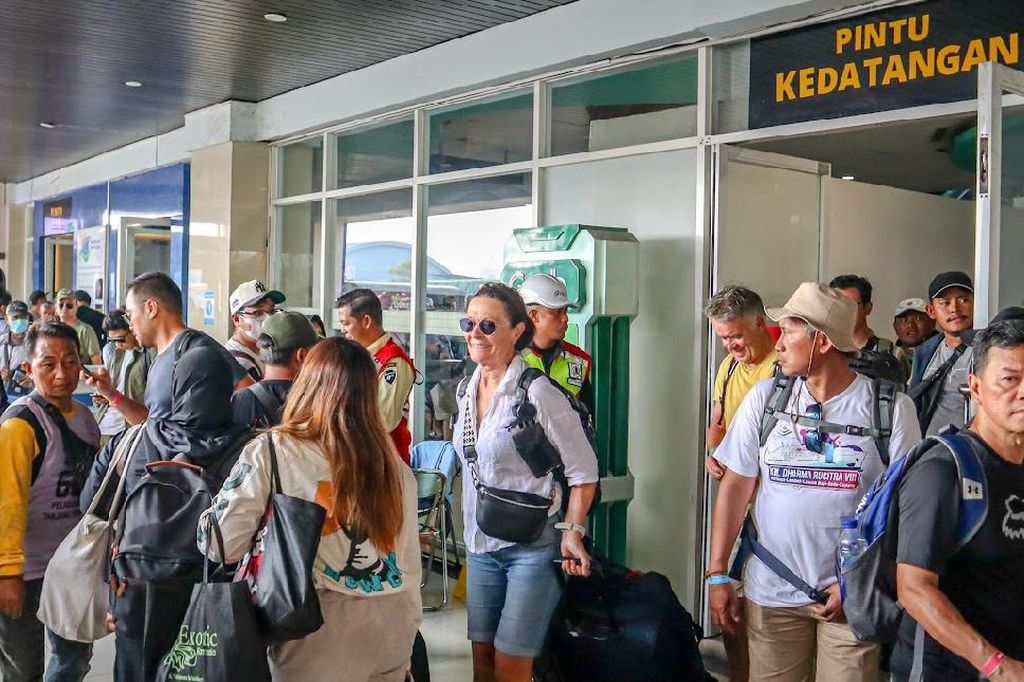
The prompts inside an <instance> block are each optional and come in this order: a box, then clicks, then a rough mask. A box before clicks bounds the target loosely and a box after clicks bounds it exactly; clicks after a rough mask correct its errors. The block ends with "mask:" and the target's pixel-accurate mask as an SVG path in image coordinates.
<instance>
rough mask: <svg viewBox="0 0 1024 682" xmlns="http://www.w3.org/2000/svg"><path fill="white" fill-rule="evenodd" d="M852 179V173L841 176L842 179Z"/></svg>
mask: <svg viewBox="0 0 1024 682" xmlns="http://www.w3.org/2000/svg"><path fill="white" fill-rule="evenodd" d="M853 179H854V178H853V176H852V175H844V176H843V180H853Z"/></svg>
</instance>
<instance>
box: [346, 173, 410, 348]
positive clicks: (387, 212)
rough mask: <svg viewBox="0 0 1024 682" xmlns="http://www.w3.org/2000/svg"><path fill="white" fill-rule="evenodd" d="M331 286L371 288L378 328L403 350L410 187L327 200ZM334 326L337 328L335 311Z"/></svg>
mask: <svg viewBox="0 0 1024 682" xmlns="http://www.w3.org/2000/svg"><path fill="white" fill-rule="evenodd" d="M332 203H333V205H334V206H333V214H334V230H335V239H334V244H335V248H336V252H335V254H334V262H335V269H334V272H335V282H336V285H335V291H334V295H335V297H337V295H338V294H340V293H341V292H343V291H350V290H352V289H358V288H367V289H372V290H373V291H375V292H376V293H377V295H378V296H379V297H380V299H381V307H382V308H383V309H384V328H385V329H387V330H388V331H389V332H392V333H393V334H394V335H395V336H397V337H399V339H400V340H401V341H402V342H403V343H404V344H405V345H406V349H407V350H408V347H409V345H408V342H409V332H410V330H411V312H410V310H411V305H410V302H411V300H412V299H411V285H412V253H413V249H412V245H413V242H414V241H415V239H416V223H415V221H414V220H413V217H412V188H409V189H400V190H395V191H392V192H378V193H376V194H367V195H365V196H358V197H349V198H347V199H338V200H336V201H333V202H332ZM333 325H334V330H335V331H339V329H340V327H339V325H338V319H337V315H336V314H335V315H334V318H333Z"/></svg>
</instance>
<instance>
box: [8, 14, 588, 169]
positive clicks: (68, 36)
mask: <svg viewBox="0 0 1024 682" xmlns="http://www.w3.org/2000/svg"><path fill="white" fill-rule="evenodd" d="M573 1H574V0H281V1H280V2H269V1H264V0H177V1H172V0H148V1H144V2H143V1H138V0H122V1H120V2H117V1H115V0H43V1H39V0H36V1H33V0H4V3H3V12H2V13H0V182H16V181H21V180H25V179H27V178H31V177H34V176H37V175H40V174H42V173H45V172H48V171H50V170H53V169H55V168H59V167H62V166H65V165H68V164H71V163H75V162H77V161H80V160H82V159H86V158H89V157H91V156H94V155H96V154H98V153H101V152H104V151H108V150H110V149H115V148H117V147H121V146H123V145H125V144H129V143H131V142H134V141H136V140H140V139H143V138H146V137H149V136H151V135H157V134H160V133H164V132H167V131H169V130H173V129H175V128H177V127H180V126H181V125H182V122H183V116H184V114H185V113H186V112H189V111H194V110H196V109H200V108H203V107H206V106H210V105H212V104H217V103H219V102H223V101H226V100H240V101H248V102H258V101H260V100H264V99H267V98H269V97H273V96H275V95H279V94H281V93H283V92H287V91H289V90H293V89H295V88H299V87H302V86H305V85H309V84H311V83H315V82H317V81H321V80H324V79H326V78H330V77H332V76H336V75H338V74H340V73H345V72H348V71H353V70H356V69H361V68H364V67H366V66H370V65H371V64H375V63H378V62H382V61H385V60H388V59H391V58H393V57H397V56H400V55H403V54H408V53H411V52H415V51H418V50H422V49H424V48H427V47H430V46H432V45H436V44H438V43H442V42H445V41H447V40H452V39H455V38H459V37H462V36H466V35H469V34H472V33H475V32H477V31H482V30H485V29H487V28H491V27H493V26H497V25H499V24H502V23H506V22H509V21H516V20H518V19H521V18H524V17H527V16H529V15H531V14H535V13H537V12H541V11H544V10H546V9H550V8H552V7H557V6H560V5H565V4H569V3H570V2H573ZM267 12H280V13H283V14H285V15H286V16H287V17H288V21H287V22H285V23H281V24H275V23H271V22H268V21H266V20H265V19H263V15H264V14H265V13H267ZM128 80H137V81H141V82H142V83H143V87H141V88H136V89H132V88H127V87H125V85H124V82H125V81H128ZM43 122H46V123H54V124H56V126H57V127H56V128H54V129H52V130H47V129H44V128H42V127H40V126H39V124H40V123H43Z"/></svg>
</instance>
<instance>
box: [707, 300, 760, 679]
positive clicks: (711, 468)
mask: <svg viewBox="0 0 1024 682" xmlns="http://www.w3.org/2000/svg"><path fill="white" fill-rule="evenodd" d="M704 314H705V315H707V316H708V320H709V321H710V323H711V328H712V329H714V330H715V334H717V335H718V338H719V339H721V341H722V346H724V347H725V350H726V352H727V353H728V355H726V356H725V359H724V360H722V363H721V364H720V365H719V366H718V373H717V374H716V376H715V393H714V403H713V405H712V408H711V420H710V422H711V423H710V424H709V425H708V429H707V437H706V441H707V447H708V455H707V457H706V458H705V460H704V463H705V466H706V467H707V470H708V474H710V475H711V477H712V478H713V479H715V480H716V481H720V480H721V479H722V476H723V475H724V474H725V467H724V466H723V465H722V464H721V463H719V461H718V460H716V459H715V458H714V457H712V456H711V454H710V453H712V452H714V449H715V448H716V447H718V444H719V443H721V442H722V438H724V437H725V432H726V429H728V428H729V424H730V423H732V418H733V416H734V415H735V414H736V411H737V410H738V409H739V407H740V403H742V402H743V399H744V398H745V397H746V396H747V393H748V392H749V391H750V389H751V388H753V386H754V384H756V383H757V382H759V381H762V380H764V379H770V378H771V377H772V375H773V374H775V359H776V358H775V339H774V338H773V337H772V335H771V333H770V332H769V331H768V324H767V322H766V321H765V320H766V317H765V312H764V302H763V301H762V300H761V297H760V296H758V295H757V293H755V292H753V291H751V290H750V289H747V288H746V287H742V286H727V287H725V288H723V289H722V290H720V291H719V292H718V293H716V294H715V295H714V296H712V297H711V300H709V301H708V303H707V305H706V306H704ZM738 594H739V592H738ZM741 626H742V623H741ZM723 642H724V644H725V651H726V655H727V657H728V663H729V679H730V680H734V681H739V682H746V680H747V677H748V669H749V661H748V658H747V639H746V632H745V630H744V629H743V628H742V627H741V628H740V629H739V630H738V632H737V634H736V635H726V634H725V633H723Z"/></svg>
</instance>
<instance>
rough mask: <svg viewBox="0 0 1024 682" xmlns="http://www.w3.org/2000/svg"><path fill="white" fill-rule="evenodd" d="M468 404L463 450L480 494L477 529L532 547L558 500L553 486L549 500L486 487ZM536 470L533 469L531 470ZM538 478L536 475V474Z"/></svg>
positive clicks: (466, 407)
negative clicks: (553, 504) (554, 502)
mask: <svg viewBox="0 0 1024 682" xmlns="http://www.w3.org/2000/svg"><path fill="white" fill-rule="evenodd" d="M472 399H473V398H472V397H470V398H469V399H467V400H466V402H465V406H464V408H463V409H464V413H463V419H462V448H463V456H464V457H465V458H466V464H467V465H468V466H469V471H470V475H472V477H473V487H474V488H476V491H477V502H476V525H477V526H479V528H480V530H481V531H482V532H483V533H484V535H487V536H489V537H492V538H495V539H497V540H504V541H506V542H516V543H529V542H534V541H536V540H537V539H538V538H540V536H541V534H542V533H543V532H544V529H545V528H546V527H547V523H548V510H550V509H551V503H552V502H553V501H554V499H555V488H554V486H552V488H551V494H550V495H549V496H548V497H544V496H543V495H536V494H534V493H524V492H520V491H518V490H505V489H503V488H495V487H493V486H489V485H484V484H483V482H481V480H480V471H479V467H478V466H477V452H476V429H474V428H473V419H472V412H471V410H470V406H469V400H472ZM533 469H534V468H533V467H531V470H533ZM534 473H535V474H536V472H535V471H534Z"/></svg>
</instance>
